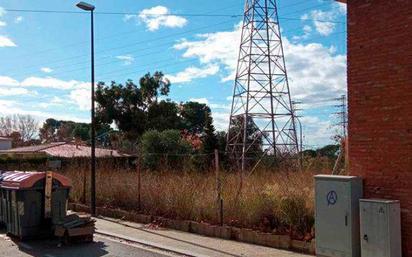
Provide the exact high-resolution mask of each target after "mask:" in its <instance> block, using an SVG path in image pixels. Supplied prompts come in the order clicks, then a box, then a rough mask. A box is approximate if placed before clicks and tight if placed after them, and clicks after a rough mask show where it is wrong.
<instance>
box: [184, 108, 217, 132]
mask: <svg viewBox="0 0 412 257" xmlns="http://www.w3.org/2000/svg"><path fill="white" fill-rule="evenodd" d="M180 115H181V116H182V118H183V126H184V128H185V129H187V130H188V131H189V132H191V133H194V134H196V133H202V132H203V129H204V128H205V126H206V123H207V122H208V119H210V118H211V110H210V108H209V107H208V106H207V105H206V104H202V103H198V102H187V103H181V111H180Z"/></svg>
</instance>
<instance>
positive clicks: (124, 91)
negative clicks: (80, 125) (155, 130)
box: [96, 72, 170, 140]
mask: <svg viewBox="0 0 412 257" xmlns="http://www.w3.org/2000/svg"><path fill="white" fill-rule="evenodd" d="M169 91H170V83H169V81H168V80H167V79H166V78H164V75H163V73H161V72H155V73H154V75H153V76H152V75H151V74H150V73H147V74H146V75H144V76H143V77H142V78H141V79H140V81H139V85H136V84H135V83H134V82H133V81H132V80H128V81H127V82H126V83H125V85H122V84H118V83H116V82H114V81H113V82H112V83H111V84H110V85H109V86H106V85H105V83H103V82H100V83H99V84H98V86H97V90H96V102H97V103H98V105H97V112H96V116H97V120H98V122H99V123H101V124H112V123H113V122H114V123H115V124H116V125H117V127H118V128H119V130H120V131H122V132H123V133H125V135H126V137H127V138H128V139H131V140H136V139H137V138H139V137H140V136H141V135H142V134H143V133H144V132H145V130H146V129H147V124H148V120H147V109H149V108H150V106H151V105H152V104H153V103H157V99H158V96H159V95H162V96H167V95H168V93H169Z"/></svg>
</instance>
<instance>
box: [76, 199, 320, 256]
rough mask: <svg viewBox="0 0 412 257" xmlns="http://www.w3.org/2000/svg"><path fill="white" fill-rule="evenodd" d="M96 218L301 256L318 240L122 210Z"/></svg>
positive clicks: (78, 208)
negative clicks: (264, 247) (159, 228)
mask: <svg viewBox="0 0 412 257" xmlns="http://www.w3.org/2000/svg"><path fill="white" fill-rule="evenodd" d="M69 209H72V210H73V211H83V212H88V211H89V207H88V206H86V205H82V204H74V203H70V204H69ZM96 211H97V214H98V215H102V216H106V217H111V218H117V219H123V220H127V221H131V222H136V223H141V224H148V223H152V222H154V221H156V222H158V223H160V226H162V227H166V228H170V229H175V230H180V231H184V232H190V233H194V234H199V235H203V236H208V237H215V238H221V239H228V240H235V241H239V242H244V243H250V244H255V245H261V246H267V247H272V248H277V249H283V250H293V251H296V252H300V253H306V254H312V255H314V254H315V240H312V241H311V242H305V241H299V240H292V239H291V238H290V237H289V236H288V235H275V234H271V233H263V232H258V231H255V230H252V229H245V228H236V227H230V226H216V225H210V224H207V223H200V222H195V221H187V220H183V221H180V220H172V219H167V218H163V217H155V216H151V215H144V214H139V213H136V212H127V211H124V210H119V209H108V208H101V207H98V208H96Z"/></svg>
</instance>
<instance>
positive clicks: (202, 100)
mask: <svg viewBox="0 0 412 257" xmlns="http://www.w3.org/2000/svg"><path fill="white" fill-rule="evenodd" d="M189 100H190V101H191V102H198V103H201V104H209V100H207V98H206V97H202V98H190V99H189Z"/></svg>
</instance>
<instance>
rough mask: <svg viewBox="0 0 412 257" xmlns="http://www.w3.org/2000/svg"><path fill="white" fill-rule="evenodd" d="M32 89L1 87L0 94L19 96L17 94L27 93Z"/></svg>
mask: <svg viewBox="0 0 412 257" xmlns="http://www.w3.org/2000/svg"><path fill="white" fill-rule="evenodd" d="M29 93H30V91H29V90H27V89H25V88H16V87H14V88H13V87H12V88H1V89H0V96H17V95H27V94H29Z"/></svg>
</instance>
